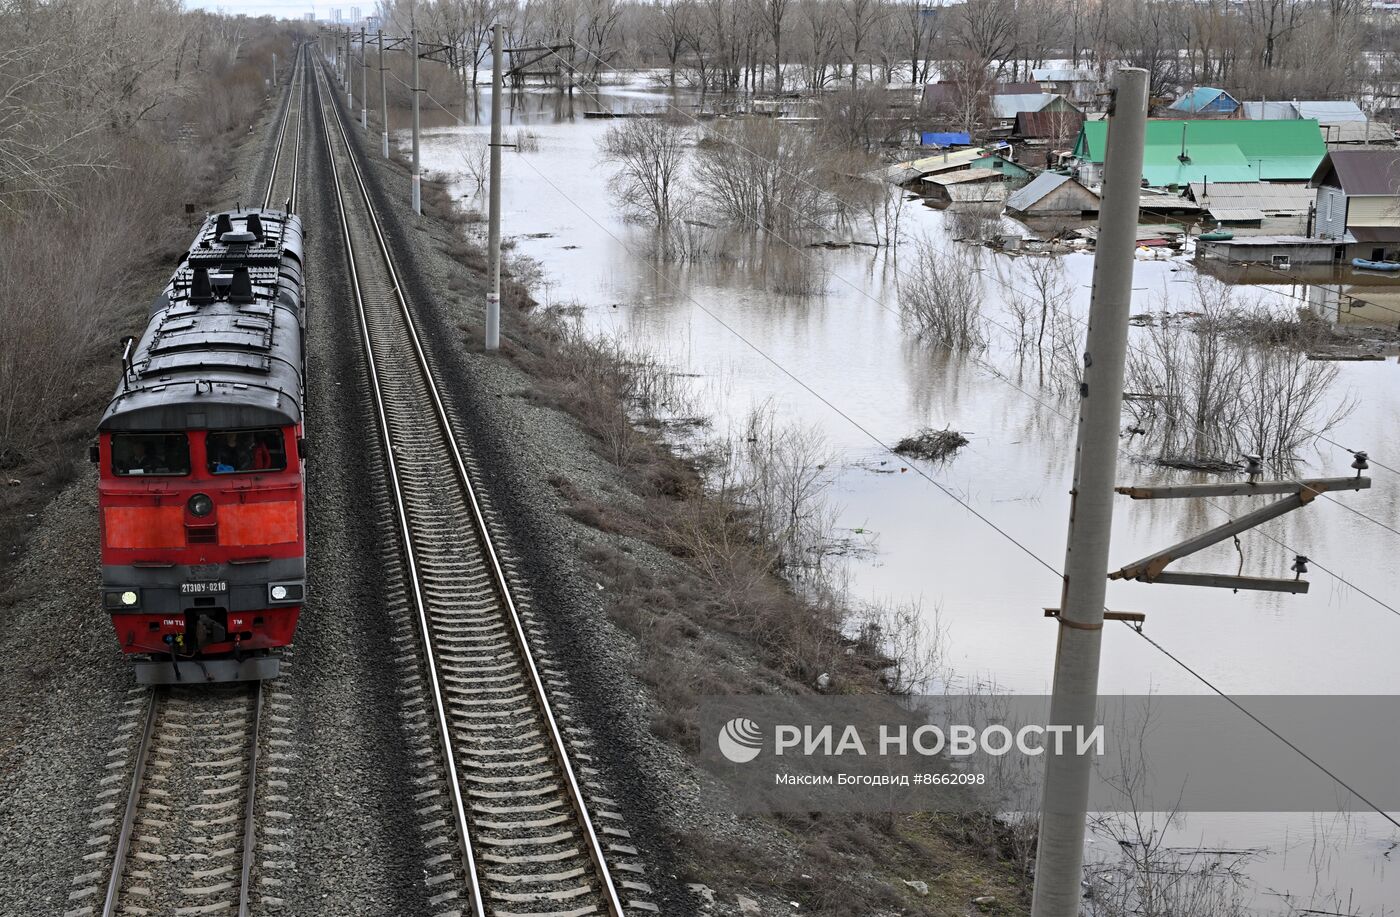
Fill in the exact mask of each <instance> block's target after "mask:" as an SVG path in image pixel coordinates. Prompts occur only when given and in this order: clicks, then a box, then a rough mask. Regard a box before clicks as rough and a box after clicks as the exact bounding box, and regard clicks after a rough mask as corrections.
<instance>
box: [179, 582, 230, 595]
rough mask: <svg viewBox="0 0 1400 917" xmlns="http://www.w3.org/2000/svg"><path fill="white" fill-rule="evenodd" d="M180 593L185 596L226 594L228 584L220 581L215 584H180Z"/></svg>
mask: <svg viewBox="0 0 1400 917" xmlns="http://www.w3.org/2000/svg"><path fill="white" fill-rule="evenodd" d="M180 592H182V593H183V594H185V595H209V594H210V593H214V592H228V583H226V582H223V581H222V580H221V581H219V582H216V583H182V584H181V585H180Z"/></svg>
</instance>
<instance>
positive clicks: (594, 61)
mask: <svg viewBox="0 0 1400 917" xmlns="http://www.w3.org/2000/svg"><path fill="white" fill-rule="evenodd" d="M381 13H382V15H383V16H384V18H385V21H386V22H387V23H389V24H390V25H389V26H388V27H389V28H393V29H396V30H401V31H405V32H406V30H407V29H408V28H409V26H410V25H412V24H416V25H417V27H418V28H419V29H420V30H421V31H422V33H423V34H424V35H425V36H428V37H429V39H430V40H433V41H436V42H439V43H441V44H446V45H449V46H451V47H452V48H454V49H455V51H456V54H455V55H454V56H455V58H456V62H457V63H456V66H457V67H458V69H459V73H460V76H461V78H462V79H463V81H464V82H474V81H476V80H478V79H481V78H484V76H483V75H481V74H480V71H481V70H482V69H483V68H484V67H487V66H489V62H488V61H487V57H488V54H489V46H490V42H489V35H490V27H491V25H492V23H494V22H496V21H500V22H501V23H502V25H503V28H504V30H505V38H506V44H507V45H508V46H512V45H513V46H527V45H567V46H569V48H570V49H571V50H569V51H561V52H560V54H559V58H557V59H556V58H553V57H549V58H547V60H546V61H545V62H544V63H543V64H542V66H544V67H551V66H553V67H557V68H559V69H560V70H561V71H564V72H566V73H567V75H569V76H572V77H575V78H578V79H587V80H594V81H596V80H599V79H600V78H606V77H607V76H609V75H610V74H611V73H612V72H613V71H614V70H615V69H617V70H623V69H629V68H638V67H644V68H653V69H655V70H656V71H658V72H659V73H660V74H661V75H662V77H663V78H664V79H665V81H666V82H668V83H670V84H672V85H676V86H686V87H690V88H694V89H700V90H704V91H715V92H759V93H782V92H785V91H792V90H827V89H832V88H836V87H838V86H841V85H843V84H844V85H848V86H850V87H856V86H859V85H862V84H870V83H880V84H885V83H914V84H919V83H924V82H928V81H931V80H933V79H937V78H939V77H944V78H948V77H949V76H950V75H958V74H961V75H966V74H968V73H975V74H978V75H980V76H981V77H982V78H985V79H989V80H993V81H1000V80H1005V81H1017V80H1024V79H1026V78H1028V77H1029V74H1030V71H1031V70H1033V69H1035V68H1038V67H1043V66H1046V65H1051V64H1053V65H1055V66H1069V67H1081V68H1086V69H1089V70H1092V71H1095V72H1096V73H1098V74H1099V75H1103V74H1105V73H1106V72H1107V70H1108V69H1109V68H1110V67H1111V66H1114V65H1117V64H1126V65H1131V66H1138V67H1143V68H1144V69H1146V70H1147V71H1148V72H1149V73H1150V75H1151V86H1152V91H1153V93H1154V95H1159V96H1161V95H1168V94H1170V93H1172V92H1173V91H1174V90H1175V88H1176V87H1178V86H1189V85H1194V84H1208V85H1222V86H1224V87H1225V88H1229V89H1231V90H1232V91H1234V92H1236V93H1237V94H1243V95H1246V96H1255V97H1260V96H1268V97H1272V98H1284V97H1302V96H1312V97H1319V96H1321V97H1329V98H1332V97H1344V98H1356V97H1358V96H1359V95H1361V94H1363V93H1376V92H1379V93H1381V94H1383V95H1389V83H1390V82H1391V81H1392V80H1393V78H1394V73H1393V70H1394V67H1393V65H1392V64H1390V63H1389V55H1388V53H1387V52H1388V44H1389V28H1390V23H1389V19H1390V18H1391V15H1390V14H1389V13H1387V12H1385V11H1373V10H1372V8H1371V6H1370V4H1369V3H1367V2H1366V0H965V2H961V3H941V2H919V0H653V2H637V0H523V2H522V0H388V2H387V3H384V4H381ZM1376 52H1381V53H1376Z"/></svg>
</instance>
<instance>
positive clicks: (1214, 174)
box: [1073, 118, 1327, 188]
mask: <svg viewBox="0 0 1400 917" xmlns="http://www.w3.org/2000/svg"><path fill="white" fill-rule="evenodd" d="M1107 138H1108V122H1107V121H1085V122H1084V126H1083V128H1081V129H1080V131H1079V139H1078V140H1076V141H1075V144H1074V154H1073V158H1074V168H1075V170H1076V172H1077V175H1078V178H1079V180H1080V182H1082V183H1083V184H1085V185H1098V184H1099V183H1100V182H1101V181H1102V180H1103V153H1104V143H1105V141H1106V140H1107ZM1326 152H1327V145H1326V144H1325V143H1324V142H1323V139H1322V131H1321V130H1320V129H1319V128H1318V126H1317V121H1315V120H1313V119H1311V118H1307V119H1298V118H1294V119H1290V120H1286V121H1242V120H1193V121H1155V120H1154V121H1148V122H1147V147H1146V149H1145V150H1144V153H1143V160H1142V177H1143V181H1144V183H1145V184H1146V185H1147V186H1148V187H1152V188H1172V187H1176V188H1185V187H1187V186H1188V185H1190V184H1191V183H1192V182H1250V181H1278V182H1305V181H1307V180H1308V179H1310V178H1312V174H1313V172H1314V170H1316V169H1317V164H1318V163H1319V162H1321V161H1322V157H1323V155H1324V154H1326Z"/></svg>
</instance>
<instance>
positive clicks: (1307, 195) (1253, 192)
mask: <svg viewBox="0 0 1400 917" xmlns="http://www.w3.org/2000/svg"><path fill="white" fill-rule="evenodd" d="M1189 190H1190V195H1191V199H1192V200H1193V201H1195V202H1196V203H1198V204H1200V205H1201V206H1202V207H1204V208H1206V209H1207V210H1209V211H1210V212H1212V213H1218V212H1219V211H1220V210H1221V209H1229V208H1239V207H1248V208H1250V209H1255V210H1268V211H1271V212H1285V213H1307V210H1308V205H1309V204H1311V203H1312V202H1313V201H1315V200H1316V199H1317V192H1316V191H1315V190H1313V189H1312V188H1309V187H1308V186H1307V185H1285V184H1277V183H1271V182H1257V181H1249V182H1222V181H1210V182H1199V181H1193V182H1191V187H1190V189H1189Z"/></svg>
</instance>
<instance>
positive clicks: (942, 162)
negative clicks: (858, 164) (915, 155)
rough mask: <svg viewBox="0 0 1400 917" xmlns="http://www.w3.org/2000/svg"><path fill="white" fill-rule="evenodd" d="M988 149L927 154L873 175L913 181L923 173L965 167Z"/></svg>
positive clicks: (888, 180)
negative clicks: (934, 154)
mask: <svg viewBox="0 0 1400 917" xmlns="http://www.w3.org/2000/svg"><path fill="white" fill-rule="evenodd" d="M985 152H986V150H985V149H984V148H982V147H972V148H970V149H966V150H951V151H949V152H947V153H939V154H938V155H937V156H925V157H924V158H922V159H914V160H911V161H909V162H901V163H896V164H895V165H892V166H890V167H889V168H888V169H885V170H883V171H882V172H876V173H872V174H871V177H877V176H878V177H881V178H884V180H885V181H887V182H891V183H893V184H896V185H902V184H904V183H905V182H911V181H913V180H914V179H916V178H919V177H920V176H923V175H928V174H930V173H933V172H946V171H948V170H949V169H963V168H966V167H967V166H968V165H970V164H971V163H972V162H973V161H974V160H976V159H978V158H980V157H981V156H982V155H983V154H984V153H985Z"/></svg>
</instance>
